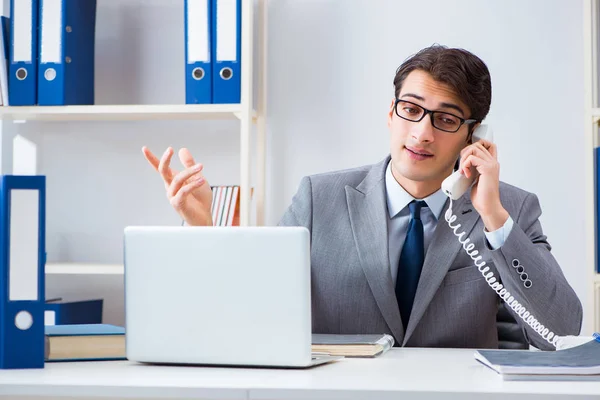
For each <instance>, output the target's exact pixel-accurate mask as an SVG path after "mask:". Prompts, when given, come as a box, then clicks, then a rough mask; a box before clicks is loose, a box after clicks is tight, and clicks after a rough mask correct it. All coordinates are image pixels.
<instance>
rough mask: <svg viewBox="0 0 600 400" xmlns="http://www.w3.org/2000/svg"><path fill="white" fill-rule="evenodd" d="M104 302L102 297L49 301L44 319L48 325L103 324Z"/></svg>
mask: <svg viewBox="0 0 600 400" xmlns="http://www.w3.org/2000/svg"><path fill="white" fill-rule="evenodd" d="M103 303H104V302H103V300H102V299H94V300H80V301H56V302H47V303H46V307H45V310H46V311H45V317H44V319H45V320H46V325H74V324H101V323H102V308H103ZM50 322H52V324H50Z"/></svg>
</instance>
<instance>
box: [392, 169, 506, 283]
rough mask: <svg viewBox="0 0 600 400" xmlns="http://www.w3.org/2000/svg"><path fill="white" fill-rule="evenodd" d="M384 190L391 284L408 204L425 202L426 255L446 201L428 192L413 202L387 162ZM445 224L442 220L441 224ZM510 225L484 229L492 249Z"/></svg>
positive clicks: (395, 272)
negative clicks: (490, 230) (386, 208)
mask: <svg viewBox="0 0 600 400" xmlns="http://www.w3.org/2000/svg"><path fill="white" fill-rule="evenodd" d="M385 188H386V193H387V207H388V245H389V259H390V268H391V273H392V280H393V282H394V285H395V284H396V277H397V276H398V262H399V260H400V253H401V252H402V246H403V245H404V240H405V239H406V233H407V231H408V224H409V222H410V210H409V208H408V204H409V203H410V202H411V201H413V200H424V201H425V202H426V203H427V207H422V208H421V221H422V222H423V233H424V240H425V254H427V248H428V247H429V243H430V242H431V238H432V237H433V232H434V231H435V227H436V225H437V222H438V219H439V217H440V214H441V213H442V210H443V208H444V205H445V203H446V200H447V199H448V197H447V196H446V195H445V194H444V192H442V189H439V190H438V191H437V192H435V193H432V194H431V195H429V196H427V197H426V198H424V199H415V198H414V197H412V196H411V195H410V194H408V192H407V191H406V190H404V188H403V187H402V186H400V184H399V183H398V182H396V179H395V178H394V176H393V175H392V169H391V163H388V166H387V169H386V173H385ZM444 222H445V221H444ZM512 226H513V220H512V219H511V217H510V216H509V217H508V220H507V221H506V222H505V223H504V226H502V227H501V228H499V229H497V230H495V231H493V232H487V231H486V230H485V229H484V234H485V237H486V238H487V241H488V243H489V244H490V247H491V248H492V249H494V250H495V249H499V248H500V247H502V245H503V244H504V242H505V241H506V238H507V237H508V234H509V233H510V231H511V229H512Z"/></svg>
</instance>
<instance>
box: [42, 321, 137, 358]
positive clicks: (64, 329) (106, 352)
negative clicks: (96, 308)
mask: <svg viewBox="0 0 600 400" xmlns="http://www.w3.org/2000/svg"><path fill="white" fill-rule="evenodd" d="M44 328H45V359H46V361H50V362H51V361H86V360H87V361H91V360H94V361H99V360H125V359H126V357H125V328H122V327H120V326H115V325H109V324H71V325H47V326H45V327H44Z"/></svg>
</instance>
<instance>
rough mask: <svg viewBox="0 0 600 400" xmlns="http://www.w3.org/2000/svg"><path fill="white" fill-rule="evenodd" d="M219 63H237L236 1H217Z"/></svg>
mask: <svg viewBox="0 0 600 400" xmlns="http://www.w3.org/2000/svg"><path fill="white" fill-rule="evenodd" d="M216 13H217V23H216V25H217V27H216V28H217V61H237V39H236V38H237V4H236V0H217V9H216Z"/></svg>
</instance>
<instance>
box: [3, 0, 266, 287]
mask: <svg viewBox="0 0 600 400" xmlns="http://www.w3.org/2000/svg"><path fill="white" fill-rule="evenodd" d="M5 1H6V0H4V2H5ZM163 1H165V3H168V2H167V1H166V0H163ZM0 2H2V0H0ZM124 2H125V1H124ZM155 3H156V2H154V3H153V4H155ZM5 9H6V6H5ZM182 12H183V9H182ZM241 17H242V32H241V38H242V40H241V101H240V103H239V104H101V105H100V104H95V105H81V106H79V105H76V106H52V107H49V106H26V107H14V106H13V107H11V106H0V132H1V131H5V130H6V127H7V125H8V124H11V123H19V124H27V123H30V122H31V123H35V124H40V125H36V130H37V126H39V127H40V129H39V132H42V133H41V135H43V132H44V128H43V126H44V125H43V124H52V123H56V122H67V121H78V122H79V123H84V124H94V123H98V122H107V121H133V122H136V121H140V122H141V121H158V120H163V121H178V120H188V121H189V120H192V121H196V120H197V121H220V120H230V121H237V122H238V123H239V124H236V128H237V129H238V130H237V133H238V134H239V136H238V138H239V142H238V143H239V154H238V157H239V162H240V169H239V175H238V179H239V181H238V182H231V183H235V184H237V185H239V187H240V193H239V201H240V205H239V224H240V225H241V226H250V225H264V220H265V209H264V208H265V182H266V179H265V168H266V159H265V158H266V120H265V117H266V104H267V103H266V88H267V85H266V83H267V82H266V60H267V49H266V44H267V36H266V24H267V0H242V10H241ZM181 62H182V68H183V62H184V59H183V58H182V59H181ZM82 135H85V133H83V134H82ZM207 145H210V143H208V144H207ZM1 151H2V156H3V157H6V159H9V160H10V159H12V154H11V152H12V146H2V150H1ZM42 157H43V155H42ZM140 162H145V160H143V159H142V158H140ZM6 168H7V167H6V166H4V167H3V173H5V174H7V173H8V174H9V173H12V170H10V169H8V170H7V169H6ZM214 168H218V165H217V166H214ZM251 177H252V179H251ZM227 183H230V182H227ZM210 184H211V185H213V186H218V185H219V184H221V182H213V181H211V182H210ZM46 273H47V274H51V275H55V276H62V275H89V276H90V277H89V279H95V278H94V275H98V276H99V275H104V276H115V279H119V278H118V276H119V275H120V276H122V275H123V273H124V267H123V265H122V264H110V263H105V264H104V263H82V262H66V263H48V264H46ZM121 279H122V278H121Z"/></svg>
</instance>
